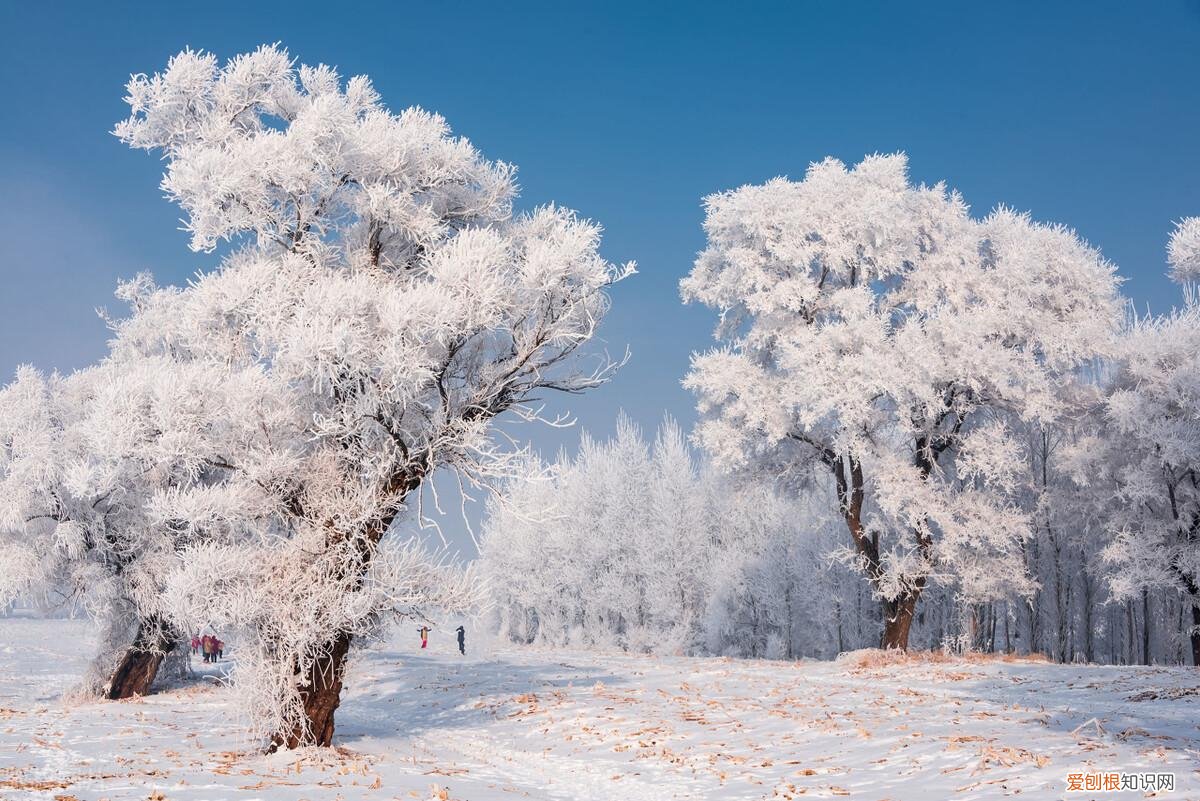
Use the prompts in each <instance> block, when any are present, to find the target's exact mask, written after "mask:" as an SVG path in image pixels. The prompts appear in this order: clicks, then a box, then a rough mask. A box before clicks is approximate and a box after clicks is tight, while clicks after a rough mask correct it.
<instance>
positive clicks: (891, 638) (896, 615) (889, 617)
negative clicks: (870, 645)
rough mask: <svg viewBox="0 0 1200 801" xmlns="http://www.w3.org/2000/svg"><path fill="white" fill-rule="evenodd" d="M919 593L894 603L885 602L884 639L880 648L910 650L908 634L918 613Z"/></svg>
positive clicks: (904, 596)
mask: <svg viewBox="0 0 1200 801" xmlns="http://www.w3.org/2000/svg"><path fill="white" fill-rule="evenodd" d="M919 597H920V594H919V593H916V592H907V593H905V594H904V595H902V596H900V597H899V598H897V599H896V600H894V601H888V600H885V601H884V602H883V637H882V639H881V641H880V647H881V648H883V649H884V650H893V649H899V650H901V651H907V650H908V632H909V630H910V629H911V628H912V622H913V616H914V615H915V614H916V611H917V599H918V598H919Z"/></svg>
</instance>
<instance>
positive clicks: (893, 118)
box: [0, 0, 1200, 450]
mask: <svg viewBox="0 0 1200 801" xmlns="http://www.w3.org/2000/svg"><path fill="white" fill-rule="evenodd" d="M274 41H280V42H282V43H283V44H284V45H286V46H287V47H288V48H289V49H290V50H291V52H292V54H293V55H295V56H297V57H298V58H300V59H301V60H303V61H306V62H310V63H315V62H325V63H329V64H333V65H336V66H337V67H338V68H339V69H340V70H341V71H342V73H343V75H347V76H348V75H353V74H358V73H366V74H368V75H370V76H371V77H372V79H373V80H374V82H375V85H376V87H377V88H378V89H379V91H380V92H381V94H382V96H383V98H384V100H385V102H386V103H387V104H388V105H390V106H391V107H392V108H393V109H395V110H399V109H401V108H403V107H406V106H408V105H413V104H416V105H422V106H425V107H427V108H430V109H433V110H436V111H438V112H440V113H442V114H443V115H445V116H446V117H447V119H448V120H449V121H450V124H451V125H452V126H453V127H454V129H455V130H456V132H458V133H460V134H463V135H465V136H467V137H469V138H470V139H471V140H472V141H473V142H474V143H475V144H476V145H477V146H479V147H480V148H481V149H482V150H483V152H484V153H485V154H486V155H487V156H489V157H491V158H499V159H503V160H506V161H511V162H514V163H516V164H517V165H518V166H519V167H520V174H519V175H520V181H521V184H522V186H523V188H524V191H523V203H525V204H526V205H534V204H539V203H543V202H547V201H550V200H554V201H557V202H559V203H562V204H564V205H567V206H571V207H573V208H576V209H578V210H579V211H580V212H581V213H583V214H584V215H586V216H588V217H591V218H593V219H595V220H598V221H599V222H601V223H602V224H603V225H604V226H605V228H606V231H607V234H606V238H605V246H604V251H605V254H606V255H607V256H608V257H609V258H611V259H613V260H622V261H623V260H628V259H636V260H637V261H638V262H639V265H640V270H641V273H640V275H638V276H636V277H635V278H633V279H631V280H629V281H628V282H627V283H625V284H623V285H621V286H620V287H619V288H618V289H617V290H616V291H615V292H614V298H613V312H612V315H611V317H610V319H609V321H608V322H607V323H606V325H605V328H604V337H605V339H606V340H607V342H608V345H609V347H610V348H611V349H612V350H613V351H616V352H620V351H622V350H623V349H624V348H625V346H626V345H628V346H629V348H630V350H631V352H632V359H631V361H630V363H629V364H628V366H627V367H626V368H625V369H624V370H623V371H622V372H621V374H620V375H619V376H618V378H617V379H616V380H615V381H614V382H613V383H612V384H611V385H609V386H607V387H605V388H603V389H601V390H599V391H597V392H595V393H594V394H593V395H592V396H590V397H587V398H583V399H571V403H570V408H572V409H574V410H575V411H576V412H577V414H578V417H579V419H580V421H581V424H582V425H583V426H586V427H587V428H589V429H591V430H594V431H597V432H600V433H604V432H607V431H608V430H610V429H611V427H612V422H613V420H614V418H615V416H616V413H617V410H618V409H619V408H622V407H623V408H625V409H626V410H628V411H629V413H630V414H631V415H633V417H634V418H635V419H636V420H638V421H639V422H641V423H642V424H643V425H645V426H647V427H653V426H654V425H655V424H656V422H657V421H658V420H659V419H660V418H661V416H662V414H663V412H664V410H666V411H669V412H670V413H672V414H673V415H675V416H677V417H678V418H680V419H681V420H682V421H683V422H684V423H685V425H688V424H690V422H691V420H692V419H693V417H694V415H693V412H692V404H691V399H690V397H689V396H688V395H687V393H685V392H684V391H683V390H682V389H681V388H680V386H679V379H680V377H681V375H682V374H683V372H684V371H685V369H686V366H687V360H688V354H689V353H690V352H691V351H692V350H694V349H703V348H706V347H708V346H709V344H710V343H711V327H712V322H713V318H712V315H711V314H710V313H709V312H708V311H707V310H705V309H702V308H696V307H684V306H682V305H681V304H680V303H679V300H678V292H677V283H678V280H679V278H680V277H681V276H682V275H684V274H685V273H686V272H687V270H688V269H689V268H690V265H691V261H692V259H693V257H694V255H695V253H696V251H697V250H699V249H700V248H701V247H702V245H703V235H702V232H701V228H700V225H701V221H702V211H701V199H702V197H703V196H704V195H705V194H708V193H710V192H714V191H718V190H722V189H729V188H733V187H736V186H738V185H741V184H744V183H751V182H760V181H763V180H765V179H767V178H770V177H773V176H775V175H790V176H794V177H799V176H801V175H802V174H803V172H804V169H805V167H806V165H807V164H808V163H809V162H810V161H813V160H817V159H820V158H823V157H824V156H827V155H833V156H836V157H838V158H842V159H844V160H847V161H853V160H857V159H859V158H860V157H861V156H862V155H864V154H866V153H871V152H877V151H878V152H889V151H894V150H905V151H907V152H908V154H909V157H910V160H911V166H912V172H913V175H914V177H915V178H916V179H917V180H921V181H927V182H931V181H936V180H942V179H945V180H946V181H947V182H948V183H949V184H950V185H951V186H953V187H956V188H958V189H959V190H960V191H961V192H962V193H963V194H964V195H965V197H966V199H967V201H968V202H969V203H971V205H972V207H973V208H974V209H975V210H976V212H977V213H980V214H982V213H985V212H986V211H987V210H988V209H990V208H991V207H992V206H994V205H995V204H997V203H1006V204H1008V205H1011V206H1014V207H1016V208H1018V209H1022V210H1030V211H1032V213H1033V214H1034V216H1035V217H1036V218H1038V219H1042V220H1053V221H1057V222H1062V223H1065V224H1068V225H1071V226H1073V227H1075V228H1076V229H1078V230H1079V231H1080V233H1081V234H1082V235H1083V236H1085V237H1086V238H1087V239H1088V240H1090V241H1091V242H1092V243H1093V244H1095V245H1096V246H1098V247H1099V248H1101V249H1102V250H1103V252H1104V253H1105V255H1107V256H1108V257H1109V258H1110V259H1112V260H1113V261H1115V262H1116V263H1117V264H1118V265H1119V266H1120V270H1121V273H1122V274H1123V275H1124V276H1125V277H1126V278H1127V279H1128V280H1127V283H1126V285H1125V291H1126V293H1127V294H1128V295H1129V296H1130V297H1132V298H1133V299H1134V300H1135V301H1136V302H1137V303H1138V304H1139V305H1140V306H1142V307H1144V306H1146V305H1147V304H1149V305H1150V306H1151V307H1152V308H1153V309H1154V310H1156V311H1159V310H1165V309H1166V308H1168V307H1169V306H1170V305H1171V304H1172V303H1174V302H1175V301H1176V297H1177V293H1176V290H1175V288H1174V287H1173V286H1172V285H1170V284H1169V282H1167V281H1166V279H1165V278H1164V277H1163V272H1164V269H1165V264H1164V246H1165V243H1166V238H1167V235H1168V232H1169V230H1170V226H1171V222H1172V221H1173V220H1177V219H1179V218H1181V217H1183V216H1186V215H1189V214H1200V136H1198V131H1200V2H1197V1H1196V0H1186V1H1185V0H1167V1H1165V2H1152V3H1130V2H1088V3H1082V2H1080V3H1024V2H1010V3H987V4H984V3H949V2H946V3H939V2H923V3H899V2H895V3H882V2H881V3H856V2H840V3H833V2H823V3H817V2H811V3H802V2H793V3H778V4H775V3H753V4H752V3H744V4H742V3H728V2H727V3H702V2H696V3H687V4H684V3H679V4H671V3H646V2H641V3H618V2H609V3H604V4H599V3H596V4H591V3H582V2H578V3H577V2H568V3H564V2H552V3H523V2H508V3H494V2H493V3H472V2H462V1H460V2H454V3H422V4H413V3H403V2H391V3H378V4H370V3H362V4H351V3H341V4H334V3H324V4H320V5H317V4H306V3H303V2H295V1H293V2H288V3H278V4H273V3H254V4H222V3H216V2H209V3H204V4H186V5H185V4H182V3H154V4H145V5H141V6H135V5H124V4H103V5H101V4H96V3H89V4H83V3H79V4H72V3H54V4H50V3H44V4H34V3H31V2H24V3H17V2H9V3H4V4H2V5H0V76H2V77H3V79H4V105H3V108H4V111H3V112H2V113H0V187H2V191H0V270H2V271H3V283H2V284H0V286H3V292H0V370H3V371H4V372H5V373H6V374H9V375H11V372H12V369H13V368H14V367H15V366H16V365H17V364H19V363H22V362H33V363H35V364H37V365H39V366H43V367H46V368H57V369H60V370H68V369H71V368H75V367H79V366H82V365H85V364H87V363H89V362H90V361H93V360H95V359H96V358H98V357H99V356H100V355H101V354H102V353H103V350H104V336H105V332H104V328H103V326H102V324H101V323H100V321H99V320H98V318H97V317H96V315H95V314H94V312H93V310H94V309H95V308H96V307H97V306H103V305H106V304H107V305H109V306H110V307H113V308H116V304H115V303H113V302H112V301H111V300H110V298H111V293H112V289H113V287H114V285H115V282H116V280H117V279H118V278H119V277H121V276H130V275H133V274H134V273H136V272H138V271H140V270H145V269H149V270H151V271H152V272H153V273H154V274H155V275H156V276H157V277H158V279H159V281H160V282H180V281H183V280H186V278H187V276H188V275H190V274H191V273H192V272H194V271H195V270H198V269H206V268H211V267H213V266H214V263H215V262H214V259H213V257H211V256H205V255H203V254H193V253H191V252H190V251H188V250H187V247H186V238H185V236H184V234H183V233H182V232H180V231H178V230H177V227H178V222H177V219H178V216H179V213H178V210H177V209H176V208H174V207H173V206H171V205H170V204H168V203H167V202H165V201H164V200H163V199H162V198H161V193H160V192H159V190H158V188H157V184H158V180H159V175H160V173H161V167H162V165H161V164H160V163H159V162H158V161H156V159H155V158H153V157H152V156H148V155H147V154H145V153H143V152H135V151H131V150H128V149H126V148H125V147H123V146H122V145H121V144H120V143H119V142H117V140H116V139H115V138H113V137H112V136H111V135H110V134H109V133H108V131H109V130H111V128H112V125H113V123H115V122H116V121H117V120H118V119H120V118H122V117H123V116H124V114H125V106H124V103H123V102H122V96H123V86H124V83H125V81H126V80H127V79H128V76H129V74H130V73H131V72H152V71H154V70H157V69H160V68H161V67H163V66H164V65H165V63H166V61H167V59H168V57H169V56H170V55H172V54H173V53H175V52H177V51H178V50H180V49H181V48H183V47H184V46H191V47H194V48H202V49H206V50H211V51H213V52H215V53H217V54H218V55H220V56H222V57H227V56H231V55H233V54H235V53H238V52H241V51H245V50H249V49H252V48H253V47H255V46H257V45H258V44H260V43H263V42H274ZM530 433H531V434H535V441H536V442H537V443H538V444H539V445H540V446H541V447H543V448H545V449H549V450H553V449H554V448H556V447H558V445H559V444H561V443H567V442H571V441H573V440H574V439H575V436H576V435H575V433H573V432H572V433H569V434H565V435H564V434H558V433H554V432H534V431H532V430H531V431H530Z"/></svg>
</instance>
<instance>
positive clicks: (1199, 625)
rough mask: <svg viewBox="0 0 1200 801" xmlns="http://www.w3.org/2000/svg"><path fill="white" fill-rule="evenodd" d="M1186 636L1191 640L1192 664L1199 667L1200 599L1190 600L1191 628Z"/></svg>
mask: <svg viewBox="0 0 1200 801" xmlns="http://www.w3.org/2000/svg"><path fill="white" fill-rule="evenodd" d="M1188 636H1189V639H1191V641H1192V665H1193V667H1200V601H1192V630H1191V632H1190V633H1189V635H1188Z"/></svg>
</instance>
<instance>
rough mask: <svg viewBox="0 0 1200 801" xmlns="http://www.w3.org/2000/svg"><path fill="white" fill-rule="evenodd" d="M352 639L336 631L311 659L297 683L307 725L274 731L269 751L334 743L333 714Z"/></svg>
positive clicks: (340, 690)
mask: <svg viewBox="0 0 1200 801" xmlns="http://www.w3.org/2000/svg"><path fill="white" fill-rule="evenodd" d="M352 639H353V638H352V636H351V635H350V634H349V633H346V632H343V633H341V634H339V635H338V636H337V637H336V638H334V640H333V641H332V642H330V643H329V646H328V648H327V650H326V651H325V653H323V654H322V655H321V657H320V658H318V659H317V660H316V661H314V662H313V666H312V669H311V670H310V671H309V672H308V675H306V676H305V677H304V678H303V681H302V682H301V684H300V697H301V698H302V699H303V702H304V715H305V717H306V718H307V719H308V726H307V727H304V726H297V727H296V728H294V729H292V730H291V731H289V732H281V733H279V734H276V735H275V737H274V738H272V740H271V746H270V749H269V750H270V751H272V752H273V751H276V750H278V749H280V748H289V749H290V748H300V747H301V746H305V745H317V746H322V747H326V748H327V747H329V746H331V745H333V715H334V713H335V712H336V711H337V708H338V705H339V704H340V703H341V700H342V677H343V676H344V675H345V672H346V656H347V655H348V654H349V653H350V642H351V640H352Z"/></svg>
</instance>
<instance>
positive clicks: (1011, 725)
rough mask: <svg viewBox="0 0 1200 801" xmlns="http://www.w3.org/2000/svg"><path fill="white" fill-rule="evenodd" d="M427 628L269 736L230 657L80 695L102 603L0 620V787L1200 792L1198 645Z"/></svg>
mask: <svg viewBox="0 0 1200 801" xmlns="http://www.w3.org/2000/svg"><path fill="white" fill-rule="evenodd" d="M417 644H418V643H417V637H416V634H415V632H412V631H409V630H408V628H405V629H403V630H401V631H400V632H398V633H397V637H396V638H395V639H394V640H393V641H392V642H391V643H389V644H387V645H386V646H383V647H378V648H375V649H372V650H370V651H368V652H365V653H363V654H361V655H360V656H359V657H358V658H357V660H356V662H355V663H354V665H353V667H352V673H351V675H350V677H349V679H348V688H347V692H346V696H345V700H344V702H343V705H342V708H341V710H340V711H339V712H338V736H337V740H338V742H339V743H340V746H339V748H337V749H336V751H333V752H326V753H321V752H318V751H309V752H303V753H295V752H294V753H283V754H276V755H273V756H269V757H268V756H263V755H261V754H259V753H258V752H257V751H256V750H255V748H254V744H253V743H250V742H247V741H246V740H245V739H244V738H243V737H242V736H241V734H240V730H239V722H238V719H237V711H236V705H235V704H234V703H233V698H232V694H231V693H230V691H229V690H227V689H226V688H224V687H222V686H220V685H219V684H218V683H217V682H216V680H215V679H216V676H215V675H212V674H210V675H207V676H205V677H202V678H200V679H199V680H198V681H196V682H195V683H193V684H190V685H188V686H184V687H182V688H179V689H175V690H170V691H166V692H162V693H158V694H156V695H153V696H151V697H148V698H145V699H140V700H137V701H133V702H123V703H88V704H84V705H75V706H68V705H66V704H65V703H64V702H63V701H62V700H61V698H60V693H61V692H62V691H63V690H64V689H66V688H67V687H69V685H70V683H71V682H72V681H73V680H74V679H75V677H77V676H78V675H79V674H80V673H81V671H82V669H83V666H84V664H85V663H86V658H87V654H88V652H89V648H90V645H91V636H90V634H89V632H88V628H87V625H86V624H84V623H82V622H79V621H31V620H17V619H9V620H2V619H0V798H4V799H80V801H99V799H109V801H118V799H155V800H156V801H161V799H169V800H170V801H198V800H199V799H207V800H210V801H214V800H216V799H239V800H241V799H246V800H249V799H270V800H271V801H282V800H283V799H288V800H289V801H290V800H293V799H308V801H318V800H319V799H330V800H332V799H345V801H354V800H355V799H413V798H415V799H431V798H433V799H456V800H458V801H489V799H518V798H532V799H605V800H606V801H607V800H609V799H612V800H613V801H616V800H617V799H620V800H621V801H634V800H635V799H653V800H654V801H666V799H722V800H724V799H758V798H764V799H790V798H799V797H805V798H807V797H815V798H820V797H838V796H842V797H849V798H862V799H871V801H880V800H881V799H891V801H900V799H952V798H953V799H982V798H1001V797H1006V796H1010V795H1014V796H1015V795H1019V796H1021V797H1023V798H1031V799H1044V798H1059V797H1064V796H1065V797H1067V798H1088V797H1092V796H1093V795H1095V797H1108V798H1131V797H1140V796H1141V795H1142V794H1141V793H1136V794H1133V793H1115V792H1110V793H1100V794H1092V793H1086V792H1071V793H1066V792H1065V790H1066V779H1067V776H1068V774H1070V773H1082V772H1093V771H1098V772H1107V771H1125V772H1146V771H1148V772H1154V773H1161V772H1173V773H1174V774H1175V782H1176V790H1175V791H1174V792H1172V793H1161V794H1159V796H1158V797H1163V798H1173V799H1174V798H1178V799H1200V673H1197V672H1196V671H1195V670H1194V669H1190V668H1113V667H1066V666H1055V665H1044V664H1036V663H1001V662H989V663H973V662H967V661H958V660H956V661H950V662H937V661H934V662H922V663H908V664H904V665H899V666H897V665H887V666H884V667H876V666H874V665H875V664H876V661H875V660H874V659H873V658H872V655H871V654H861V655H857V656H856V655H852V656H851V657H849V658H844V659H843V660H842V661H841V662H838V663H815V662H804V663H799V664H790V663H779V662H740V661H730V660H724V659H685V658H654V657H635V656H611V655H596V654H590V653H579V652H551V651H541V650H516V649H497V650H495V651H491V652H488V653H485V654H483V655H471V656H468V657H467V658H465V659H464V658H461V657H459V656H458V654H457V652H456V651H454V648H453V641H452V635H451V634H448V633H446V632H435V633H434V637H433V641H432V644H431V649H430V651H428V652H421V651H420V650H419V649H418V648H417ZM470 644H473V643H470V642H469V645H470ZM485 650H489V649H486V648H485Z"/></svg>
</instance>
